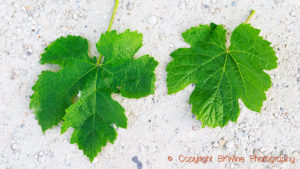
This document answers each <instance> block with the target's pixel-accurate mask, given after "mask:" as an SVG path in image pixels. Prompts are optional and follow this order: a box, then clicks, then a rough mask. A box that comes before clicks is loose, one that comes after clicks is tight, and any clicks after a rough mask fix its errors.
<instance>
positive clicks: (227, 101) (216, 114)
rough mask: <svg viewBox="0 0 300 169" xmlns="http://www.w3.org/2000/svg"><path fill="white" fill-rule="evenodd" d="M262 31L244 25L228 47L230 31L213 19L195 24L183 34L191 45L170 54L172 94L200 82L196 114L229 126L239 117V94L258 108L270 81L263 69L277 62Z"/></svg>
mask: <svg viewBox="0 0 300 169" xmlns="http://www.w3.org/2000/svg"><path fill="white" fill-rule="evenodd" d="M259 32H260V30H258V29H255V28H253V27H252V26H250V24H244V23H243V24H240V25H239V26H238V27H237V28H236V29H235V30H234V31H233V33H232V36H231V39H230V47H228V48H226V46H225V42H226V30H225V29H224V28H223V26H221V25H216V24H214V23H211V24H210V26H209V25H200V26H199V27H193V28H191V29H189V30H187V31H186V32H184V33H183V34H182V36H183V38H184V40H185V41H186V42H187V43H189V44H190V45H191V47H190V48H179V49H177V50H175V51H174V52H173V53H171V57H172V58H173V60H172V61H171V62H170V63H169V64H168V66H167V73H168V75H167V87H168V94H172V93H176V92H178V91H180V90H182V89H184V88H185V87H186V86H188V85H189V84H192V83H193V84H195V85H196V87H195V90H194V91H193V93H192V94H191V96H190V100H189V103H190V104H192V113H194V114H195V115H196V117H197V119H198V120H200V121H201V122H202V125H203V126H209V127H216V126H221V127H223V126H225V125H226V124H227V123H228V122H229V121H233V122H236V120H237V118H238V116H239V112H240V109H239V104H238V99H239V98H241V99H242V101H243V102H244V104H245V105H246V107H248V108H249V109H250V110H253V111H256V112H259V111H260V109H261V107H262V102H263V101H264V100H266V96H265V91H267V90H268V89H269V88H270V87H271V80H270V77H269V75H268V74H266V73H265V72H264V70H271V69H274V68H276V67H277V62H276V61H277V58H276V56H275V51H274V50H273V49H272V48H271V47H270V42H268V41H266V40H264V39H263V38H262V37H260V36H259Z"/></svg>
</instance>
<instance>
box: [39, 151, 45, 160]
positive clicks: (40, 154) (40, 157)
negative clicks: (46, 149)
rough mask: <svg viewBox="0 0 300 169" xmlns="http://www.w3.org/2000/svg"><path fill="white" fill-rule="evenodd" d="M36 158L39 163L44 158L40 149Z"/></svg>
mask: <svg viewBox="0 0 300 169" xmlns="http://www.w3.org/2000/svg"><path fill="white" fill-rule="evenodd" d="M37 160H38V162H39V163H43V162H44V161H45V160H46V158H45V155H44V153H43V152H42V151H41V152H39V154H38V157H37Z"/></svg>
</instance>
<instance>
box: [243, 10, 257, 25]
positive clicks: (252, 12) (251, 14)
mask: <svg viewBox="0 0 300 169" xmlns="http://www.w3.org/2000/svg"><path fill="white" fill-rule="evenodd" d="M254 14H255V10H251V13H250V15H249V16H248V18H247V20H246V22H245V23H248V22H249V20H250V19H251V18H252V17H253V15H254Z"/></svg>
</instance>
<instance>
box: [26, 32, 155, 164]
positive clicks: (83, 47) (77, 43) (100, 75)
mask: <svg viewBox="0 0 300 169" xmlns="http://www.w3.org/2000/svg"><path fill="white" fill-rule="evenodd" d="M96 46H97V49H98V52H99V53H100V54H102V55H103V56H104V61H103V63H102V64H97V61H96V58H90V57H89V56H88V42H87V40H86V39H84V38H82V37H80V36H67V37H61V38H59V39H57V40H56V41H54V42H53V43H51V44H50V45H49V46H48V47H47V48H46V49H45V53H43V54H42V58H41V63H42V64H46V63H50V64H57V65H59V66H60V70H59V71H58V72H52V71H43V72H42V73H41V75H40V76H39V78H38V80H37V82H36V84H35V85H34V86H33V88H32V89H33V90H34V94H33V95H32V97H31V103H30V108H31V109H34V113H35V114H36V119H37V120H38V122H39V124H40V125H41V128H42V130H43V132H45V131H46V130H47V129H49V128H51V127H52V126H54V125H57V124H58V123H59V122H61V121H62V120H64V123H63V125H62V133H63V132H65V131H66V130H67V129H68V128H69V127H72V128H74V132H73V134H72V138H71V143H77V145H78V147H79V149H82V150H83V151H84V154H86V155H87V156H88V157H89V158H90V160H91V161H92V160H93V159H94V157H95V156H96V155H97V154H98V152H100V151H101V148H102V147H103V146H105V145H106V144H107V142H111V143H113V142H114V140H115V139H116V137H117V133H116V130H115V127H121V128H126V127H127V118H126V116H125V114H124V111H125V110H124V109H123V107H122V106H121V105H120V104H119V103H118V102H116V101H114V100H113V99H112V98H111V94H112V93H121V95H122V96H124V97H128V98H140V97H144V96H147V95H149V94H153V93H154V89H155V86H154V82H155V75H154V70H155V67H156V66H157V65H158V62H157V61H155V60H154V59H153V58H152V57H150V56H148V55H145V56H142V57H140V58H138V59H135V58H133V56H134V54H135V53H136V52H137V51H138V50H139V49H140V48H141V46H142V34H139V33H137V32H130V31H129V30H126V31H125V32H123V33H120V34H117V32H116V31H111V32H106V33H104V34H102V35H101V37H100V40H99V42H98V43H97V45H96ZM78 93H80V97H79V100H78V101H77V102H75V103H74V104H72V102H71V100H72V97H73V96H75V95H77V94H78Z"/></svg>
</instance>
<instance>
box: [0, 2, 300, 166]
mask: <svg viewBox="0 0 300 169" xmlns="http://www.w3.org/2000/svg"><path fill="white" fill-rule="evenodd" d="M113 5H114V1H113V0H0V18H1V22H0V63H1V66H0V77H1V78H0V131H1V132H0V168H1V169H55V168H59V169H68V168H72V169H88V168H92V169H135V168H137V169H142V168H143V169H177V168H180V169H191V168H205V169H216V168H239V169H240V168H242V169H252V168H253V169H297V168H300V164H299V163H300V162H299V161H300V155H299V153H300V129H299V125H300V114H299V110H300V100H299V97H300V95H299V90H300V85H299V83H300V62H299V60H300V59H299V58H300V52H299V51H300V35H299V34H300V31H299V29H300V24H299V22H300V16H299V14H300V11H299V10H300V1H299V0H224V1H223V0H211V1H208V0H121V1H120V6H119V9H118V11H117V14H116V17H115V22H114V24H113V29H117V30H118V31H124V30H125V29H127V28H130V29H132V30H138V31H139V32H141V33H143V34H144V46H143V47H142V48H141V50H140V51H139V52H138V54H137V55H136V56H137V57H139V56H142V55H143V54H150V55H152V56H154V57H155V59H156V60H157V61H159V62H160V64H159V66H158V67H157V69H156V75H157V82H156V93H155V95H151V96H148V97H146V98H142V99H139V100H135V99H127V98H122V97H120V96H118V95H114V98H115V99H116V100H118V101H119V102H120V103H121V105H122V106H123V107H124V108H125V109H126V115H127V117H128V129H126V130H124V129H119V130H118V138H117V140H116V141H115V144H114V145H111V144H108V145H107V146H106V147H105V148H104V149H103V151H102V152H101V153H100V154H99V155H98V157H97V158H96V159H95V160H94V162H93V163H92V164H91V163H90V162H89V160H88V159H87V157H85V156H83V152H82V151H81V150H79V149H78V148H77V146H76V145H73V144H70V143H69V139H70V135H71V132H72V131H71V129H69V131H68V132H67V133H66V134H63V135H60V126H57V127H53V128H52V129H51V130H48V131H47V132H46V133H45V134H43V133H42V131H41V129H40V127H39V126H38V124H37V121H36V120H35V118H34V115H33V114H32V111H31V110H30V109H29V108H28V105H29V101H30V99H29V97H30V95H31V94H32V90H31V87H32V86H33V84H34V83H35V80H36V79H37V76H38V75H39V74H40V72H41V71H42V70H45V69H49V68H50V67H51V66H49V65H46V66H42V65H40V64H39V59H40V54H41V53H42V52H43V49H44V48H45V47H46V46H47V45H48V44H49V43H50V42H52V41H54V40H55V39H56V38H58V37H60V36H66V35H68V34H73V35H82V36H83V37H85V38H87V39H88V40H89V42H90V49H91V56H98V54H97V52H96V48H95V43H96V42H97V40H98V39H99V36H100V34H101V33H102V32H104V31H105V30H106V29H107V26H108V23H109V19H110V16H111V13H112V9H113ZM251 9H255V10H256V14H255V16H254V17H253V18H252V19H251V21H250V23H251V24H252V25H253V26H255V27H256V28H259V29H261V30H262V31H261V35H262V36H263V37H264V38H265V39H267V40H268V41H270V42H271V43H272V47H274V49H275V50H276V52H277V56H278V63H279V66H278V68H277V69H275V70H272V71H270V72H268V73H269V74H270V76H271V78H272V81H273V84H272V87H271V88H270V90H269V91H268V92H267V100H266V101H265V102H264V106H263V108H262V110H261V113H256V112H252V111H249V110H248V109H247V108H246V107H245V106H244V105H243V104H242V102H240V105H241V113H240V117H239V119H238V122H237V123H230V124H229V125H227V126H226V127H224V128H215V129H211V128H201V122H200V121H197V120H196V119H195V118H193V115H192V114H191V106H190V105H189V104H188V98H189V96H190V94H191V92H192V90H193V86H192V85H191V86H189V87H187V88H186V89H185V90H183V91H181V92H179V93H177V94H174V95H167V89H166V81H165V80H166V71H165V68H166V65H167V63H168V62H170V61H171V57H170V56H169V54H170V53H171V52H172V51H173V50H174V49H176V48H179V47H188V45H187V44H186V43H184V41H183V40H182V37H181V33H182V32H184V31H185V30H186V29H188V28H190V27H192V26H197V25H199V24H209V23H210V22H215V23H217V24H223V25H225V27H226V29H227V30H228V32H231V31H232V30H233V29H234V28H235V27H236V26H237V25H238V24H240V23H242V22H244V21H245V20H246V18H247V16H248V15H249V12H250V10H251ZM253 153H255V154H256V155H267V156H268V155H273V156H284V155H287V156H293V157H296V159H297V161H296V164H290V163H285V164H269V163H249V162H245V163H217V162H214V163H209V164H205V165H204V164H189V163H180V162H178V159H177V158H178V155H180V154H183V155H194V156H197V155H204V156H205V155H212V156H213V157H214V158H215V157H216V156H217V155H219V154H225V155H233V154H236V155H240V156H245V157H249V156H250V155H252V154H253ZM168 156H173V158H174V160H173V161H172V162H169V161H168Z"/></svg>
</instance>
